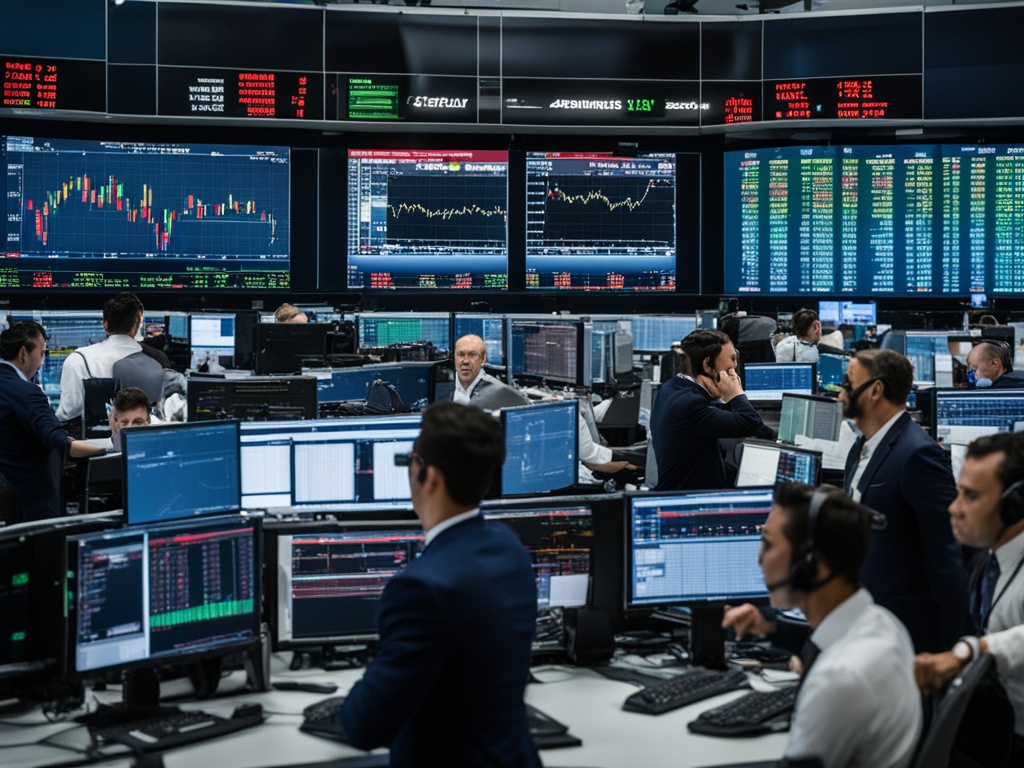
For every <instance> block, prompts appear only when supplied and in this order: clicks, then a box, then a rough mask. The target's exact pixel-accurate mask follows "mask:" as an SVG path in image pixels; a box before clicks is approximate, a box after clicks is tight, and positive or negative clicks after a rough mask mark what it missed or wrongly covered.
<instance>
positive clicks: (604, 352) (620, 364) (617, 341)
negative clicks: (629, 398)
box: [584, 315, 633, 384]
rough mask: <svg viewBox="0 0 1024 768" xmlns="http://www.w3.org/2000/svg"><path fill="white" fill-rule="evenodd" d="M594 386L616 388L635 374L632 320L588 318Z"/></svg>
mask: <svg viewBox="0 0 1024 768" xmlns="http://www.w3.org/2000/svg"><path fill="white" fill-rule="evenodd" d="M587 321H589V325H590V329H591V330H590V334H591V344H590V350H591V352H590V370H591V383H592V384H615V383H616V382H617V381H625V380H627V379H629V378H630V376H631V375H632V373H633V316H632V315H626V316H623V315H589V316H588V317H587V318H586V319H585V320H584V323H585V327H586V323H587Z"/></svg>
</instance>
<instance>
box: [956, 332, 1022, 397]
mask: <svg viewBox="0 0 1024 768" xmlns="http://www.w3.org/2000/svg"><path fill="white" fill-rule="evenodd" d="M967 381H968V382H969V383H973V384H974V386H975V387H977V388H978V389H987V388H989V387H991V388H992V389H1019V388H1022V387H1024V376H1022V375H1021V374H1019V373H1017V372H1016V371H1014V370H1013V349H1011V347H1010V345H1009V344H1007V343H1005V342H996V341H981V342H978V343H977V344H975V345H974V347H973V348H972V349H971V352H970V354H968V355H967Z"/></svg>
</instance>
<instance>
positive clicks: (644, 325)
mask: <svg viewBox="0 0 1024 768" xmlns="http://www.w3.org/2000/svg"><path fill="white" fill-rule="evenodd" d="M695 330H697V318H696V317H695V316H694V315H634V316H633V350H634V351H635V352H643V353H645V354H657V353H659V352H668V351H669V350H670V349H672V345H673V344H678V343H679V342H680V341H682V340H683V338H685V337H686V336H689V335H690V334H691V333H693V332H694V331H695Z"/></svg>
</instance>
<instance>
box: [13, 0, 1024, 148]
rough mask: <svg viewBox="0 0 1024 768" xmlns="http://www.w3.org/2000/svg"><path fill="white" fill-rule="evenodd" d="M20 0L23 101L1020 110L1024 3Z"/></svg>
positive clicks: (457, 114) (587, 115)
mask: <svg viewBox="0 0 1024 768" xmlns="http://www.w3.org/2000/svg"><path fill="white" fill-rule="evenodd" d="M15 5H16V6H18V7H16V8H14V9H13V10H12V12H11V13H9V14H6V15H5V18H4V22H5V23H4V25H3V29H2V30H0V62H2V64H0V66H2V67H3V70H4V75H5V77H4V91H3V103H2V106H0V110H2V111H11V110H16V111H17V112H18V114H25V112H24V111H25V110H27V111H28V112H29V113H33V112H48V111H49V112H54V111H61V112H63V111H71V112H78V111H81V112H91V113H106V114H111V115H126V116H128V115H131V116H139V115H141V116H146V117H167V118H177V119H180V118H200V119H204V120H217V119H231V120H233V121H236V122H237V121H239V120H241V121H248V120H253V121H268V120H269V121H275V120H288V121H293V122H297V123H298V124H299V125H301V124H312V123H317V124H325V123H326V124H330V123H335V122H343V123H346V124H358V123H366V124H374V123H382V122H387V123H402V122H407V123H423V124H430V123H443V124H468V125H499V126H508V127H510V128H515V129H517V130H519V129H521V128H522V127H524V126H526V127H532V128H534V129H536V130H542V129H544V128H545V127H550V126H591V127H597V128H608V129H615V128H624V127H628V128H630V129H631V130H633V131H638V132H643V131H645V130H651V131H652V132H657V130H658V129H668V128H673V129H680V130H688V129H692V130H693V131H699V130H701V129H703V128H710V127H721V126H728V125H732V124H737V123H775V122H779V121H808V120H812V121H820V120H824V121H832V122H840V123H846V122H862V121H915V122H920V121H921V120H927V119H936V120H947V119H972V120H977V119H984V118H989V117H991V118H1004V119H1005V118H1021V117H1024V106H1022V104H1024V102H1022V101H1021V100H1020V99H1015V98H1011V97H1010V95H1009V94H1008V93H1007V92H1006V91H1005V83H1007V82H1016V81H1017V80H1018V79H1019V77H1020V75H1022V74H1024V52H1022V51H1021V49H1020V47H1019V46H1017V45H1016V40H1015V38H1014V37H1013V32H1014V30H1017V29H1020V28H1021V27H1022V25H1024V6H1021V5H1014V6H1012V7H1000V8H979V7H970V6H968V7H964V8H961V7H959V6H956V7H942V8H930V9H916V10H906V9H904V10H894V11H889V12H880V11H874V12H871V13H856V12H855V13H829V12H814V13H805V14H783V15H781V16H766V17H758V18H752V17H742V18H736V19H728V18H726V17H720V16H719V17H702V16H700V15H695V16H689V15H679V16H672V17H660V16H655V15H651V16H648V17H646V18H641V17H638V16H628V15H614V16H613V15H603V16H602V15H576V14H544V13H529V12H512V11H506V12H501V13H497V14H495V13H493V12H482V13H483V14H484V15H476V14H475V13H474V12H473V11H470V10H465V9H442V8H422V9H421V8H402V9H399V8H396V7H380V6H374V7H351V6H346V7H338V6H333V5H331V6H328V7H317V6H314V5H309V6H298V7H296V6H291V5H285V6H282V5H269V4H262V3H253V4H227V3H216V2H203V1H201V0H200V1H197V2H185V1H184V0H179V1H178V2H174V1H172V0H159V1H158V2H153V1H148V2H144V1H141V0H140V1H138V2H129V3H125V4H123V5H120V6H115V5H112V4H109V3H107V2H105V1H104V0H50V2H48V3H46V4H45V6H44V5H42V4H39V3H16V4H15ZM37 6H38V7H37ZM55 18H57V19H60V20H61V23H60V24H54V23H53V19H55ZM704 19H707V20H704Z"/></svg>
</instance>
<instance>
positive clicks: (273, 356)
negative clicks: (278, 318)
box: [254, 323, 334, 376]
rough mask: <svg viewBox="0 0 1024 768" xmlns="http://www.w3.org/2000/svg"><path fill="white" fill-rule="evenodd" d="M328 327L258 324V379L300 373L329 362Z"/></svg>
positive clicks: (312, 324) (255, 367) (256, 331)
mask: <svg viewBox="0 0 1024 768" xmlns="http://www.w3.org/2000/svg"><path fill="white" fill-rule="evenodd" d="M333 328H334V326H333V325H331V324H329V323H256V325H255V327H254V331H255V335H256V344H255V347H256V355H255V360H254V371H255V372H256V374H258V375H261V376H263V375H267V374H272V373H298V372H299V371H301V370H302V368H303V367H305V366H313V367H315V366H317V365H322V364H323V362H324V360H325V359H326V358H327V334H328V333H329V332H330V331H331V330H332V329H333Z"/></svg>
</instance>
